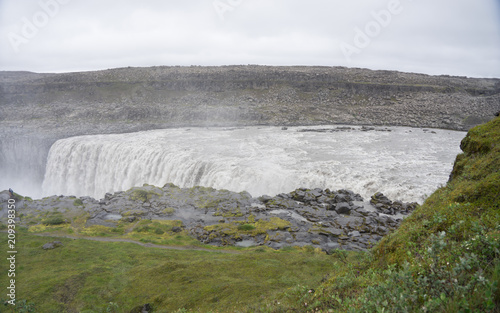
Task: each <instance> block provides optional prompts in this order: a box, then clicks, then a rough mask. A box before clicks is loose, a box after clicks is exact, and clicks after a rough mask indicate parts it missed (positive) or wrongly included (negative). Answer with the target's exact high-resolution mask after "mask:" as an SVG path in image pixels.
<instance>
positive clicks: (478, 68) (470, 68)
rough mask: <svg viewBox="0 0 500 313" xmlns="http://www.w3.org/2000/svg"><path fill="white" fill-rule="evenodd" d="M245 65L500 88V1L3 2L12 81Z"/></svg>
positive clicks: (4, 56) (1, 28)
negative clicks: (365, 72)
mask: <svg viewBox="0 0 500 313" xmlns="http://www.w3.org/2000/svg"><path fill="white" fill-rule="evenodd" d="M235 64H261V65H324V66H346V67H361V68H370V69H385V70H398V71H404V72H417V73H426V74H432V75H440V74H448V75H459V76H470V77H500V0H351V1H347V0H142V1H139V0H23V1H19V0H0V70H9V71H14V70H16V71H17V70H25V71H33V72H73V71H89V70H100V69H108V68H115V67H126V66H154V65H235Z"/></svg>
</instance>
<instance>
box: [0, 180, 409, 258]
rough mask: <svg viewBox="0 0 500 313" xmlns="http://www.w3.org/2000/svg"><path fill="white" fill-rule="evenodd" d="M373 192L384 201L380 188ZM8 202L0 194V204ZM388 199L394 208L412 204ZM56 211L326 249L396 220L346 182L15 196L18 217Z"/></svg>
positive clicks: (202, 236)
mask: <svg viewBox="0 0 500 313" xmlns="http://www.w3.org/2000/svg"><path fill="white" fill-rule="evenodd" d="M4 193H5V192H4ZM1 199H3V198H1ZM374 199H379V201H382V202H381V203H386V202H387V203H389V202H390V200H388V199H387V200H385V199H386V198H384V197H382V196H381V194H376V195H375V196H374ZM6 203H7V202H6V201H3V202H2V206H3V208H4V210H5V207H6ZM390 203H391V205H392V206H393V207H398V208H399V207H401V208H404V207H410V206H411V205H410V204H403V203H401V205H400V206H397V205H394V203H397V204H398V205H399V202H390ZM55 208H58V209H56V210H55ZM61 208H64V209H61ZM54 211H55V212H56V213H54V214H57V216H58V217H60V218H61V219H64V218H66V220H69V219H70V218H75V217H78V216H82V215H85V216H87V219H86V221H85V223H86V226H93V225H103V226H107V227H116V226H117V225H118V224H119V223H128V224H130V225H131V227H134V225H136V224H138V222H139V221H140V220H175V221H179V225H178V226H175V227H172V229H171V232H172V233H180V232H183V231H184V232H185V233H187V234H189V235H191V236H192V237H194V238H196V239H198V240H199V241H201V242H203V243H206V244H211V245H218V246H224V245H242V246H251V245H268V246H270V247H272V248H275V249H279V248H282V247H285V246H293V245H297V246H305V245H311V246H313V247H318V248H321V249H323V250H325V251H327V252H331V251H332V250H334V249H345V250H365V249H369V248H370V247H372V246H373V245H374V244H375V243H376V242H377V241H379V240H380V239H381V238H382V237H383V236H384V235H386V234H388V233H389V232H390V231H391V230H393V229H395V228H397V227H398V226H399V224H400V222H401V221H402V219H401V218H394V217H391V216H389V215H386V214H382V213H379V212H377V209H376V208H375V207H373V206H372V205H370V203H367V202H364V200H363V198H362V197H361V196H360V195H359V194H356V193H354V192H352V191H349V190H337V191H331V190H328V189H326V190H322V189H305V188H300V189H297V190H294V191H292V192H290V193H283V194H279V195H277V196H275V197H270V196H266V195H264V196H261V197H258V198H253V197H252V196H251V195H250V194H249V193H247V192H240V193H236V192H231V191H227V190H216V189H213V188H204V187H193V188H179V187H177V186H174V185H172V184H167V185H165V186H164V187H162V188H160V187H155V186H149V185H145V186H143V187H140V188H132V189H130V190H128V191H125V192H116V193H114V194H106V196H105V197H104V198H103V199H100V200H96V199H93V198H90V197H81V198H75V197H67V196H52V197H47V198H44V199H41V200H34V201H26V200H20V201H19V202H18V216H21V215H20V214H21V213H22V216H23V217H22V218H20V219H19V220H18V222H19V224H33V223H34V222H35V223H36V222H38V223H50V222H51V221H53V219H52V220H51V219H38V220H37V219H36V216H37V214H41V213H42V215H43V212H54ZM40 212H41V213H40ZM398 213H401V210H399V211H398ZM44 216H46V217H47V216H50V215H47V214H45V215H44Z"/></svg>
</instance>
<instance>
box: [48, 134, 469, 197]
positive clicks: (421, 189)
mask: <svg viewBox="0 0 500 313" xmlns="http://www.w3.org/2000/svg"><path fill="white" fill-rule="evenodd" d="M331 128H332V130H333V129H335V128H334V127H331ZM313 129H314V128H313ZM297 130H298V128H290V129H289V130H288V131H282V130H280V129H279V128H276V127H264V128H258V127H247V128H241V129H222V128H212V129H204V128H193V129H185V128H184V129H168V130H154V131H146V132H138V133H130V134H118V135H116V134H115V135H93V136H79V137H72V138H67V139H62V140H58V141H57V142H55V143H54V145H53V146H52V147H51V149H50V152H49V155H48V158H47V165H46V170H45V178H44V181H43V188H42V189H43V193H44V195H52V194H64V195H75V196H83V195H88V196H92V197H95V198H101V197H103V196H104V194H105V193H106V192H114V191H120V190H127V189H129V188H131V187H133V186H142V185H143V184H145V183H147V184H152V185H156V186H163V185H164V184H166V183H173V184H175V185H178V186H180V187H192V186H196V185H201V186H206V187H214V188H218V189H229V190H232V191H237V192H239V191H244V190H245V191H248V192H250V193H251V194H252V195H253V196H259V195H262V194H269V195H275V194H278V193H281V192H289V191H291V190H293V189H295V188H299V187H306V188H315V187H319V188H330V189H341V188H346V189H351V190H353V191H355V192H359V193H361V194H362V195H363V196H364V197H367V196H369V195H371V194H373V193H374V192H377V191H382V192H384V193H386V194H387V195H388V196H390V197H393V198H398V199H402V200H407V201H410V200H419V201H420V200H422V199H423V197H424V196H425V194H430V193H432V192H433V191H434V189H436V188H437V187H438V186H439V184H442V183H445V182H446V180H447V178H448V175H449V172H450V171H451V166H452V162H453V160H454V158H455V156H456V154H457V153H459V142H460V140H461V139H462V138H463V136H464V135H465V133H463V132H453V131H444V130H437V131H436V132H437V133H436V132H435V134H431V133H429V132H424V131H423V130H421V129H415V130H414V131H412V130H411V129H408V128H393V131H392V132H381V131H380V132H376V131H372V132H363V131H361V130H360V129H353V130H352V131H342V132H297Z"/></svg>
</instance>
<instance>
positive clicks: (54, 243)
mask: <svg viewBox="0 0 500 313" xmlns="http://www.w3.org/2000/svg"><path fill="white" fill-rule="evenodd" d="M62 246H63V244H62V242H60V241H57V240H56V241H52V242H48V243H46V244H44V245H43V246H42V249H43V250H52V249H55V248H57V247H62Z"/></svg>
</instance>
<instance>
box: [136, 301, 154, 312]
mask: <svg viewBox="0 0 500 313" xmlns="http://www.w3.org/2000/svg"><path fill="white" fill-rule="evenodd" d="M151 312H153V306H152V305H151V304H149V303H146V304H144V305H139V306H136V307H135V308H133V309H132V310H130V313H151Z"/></svg>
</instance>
